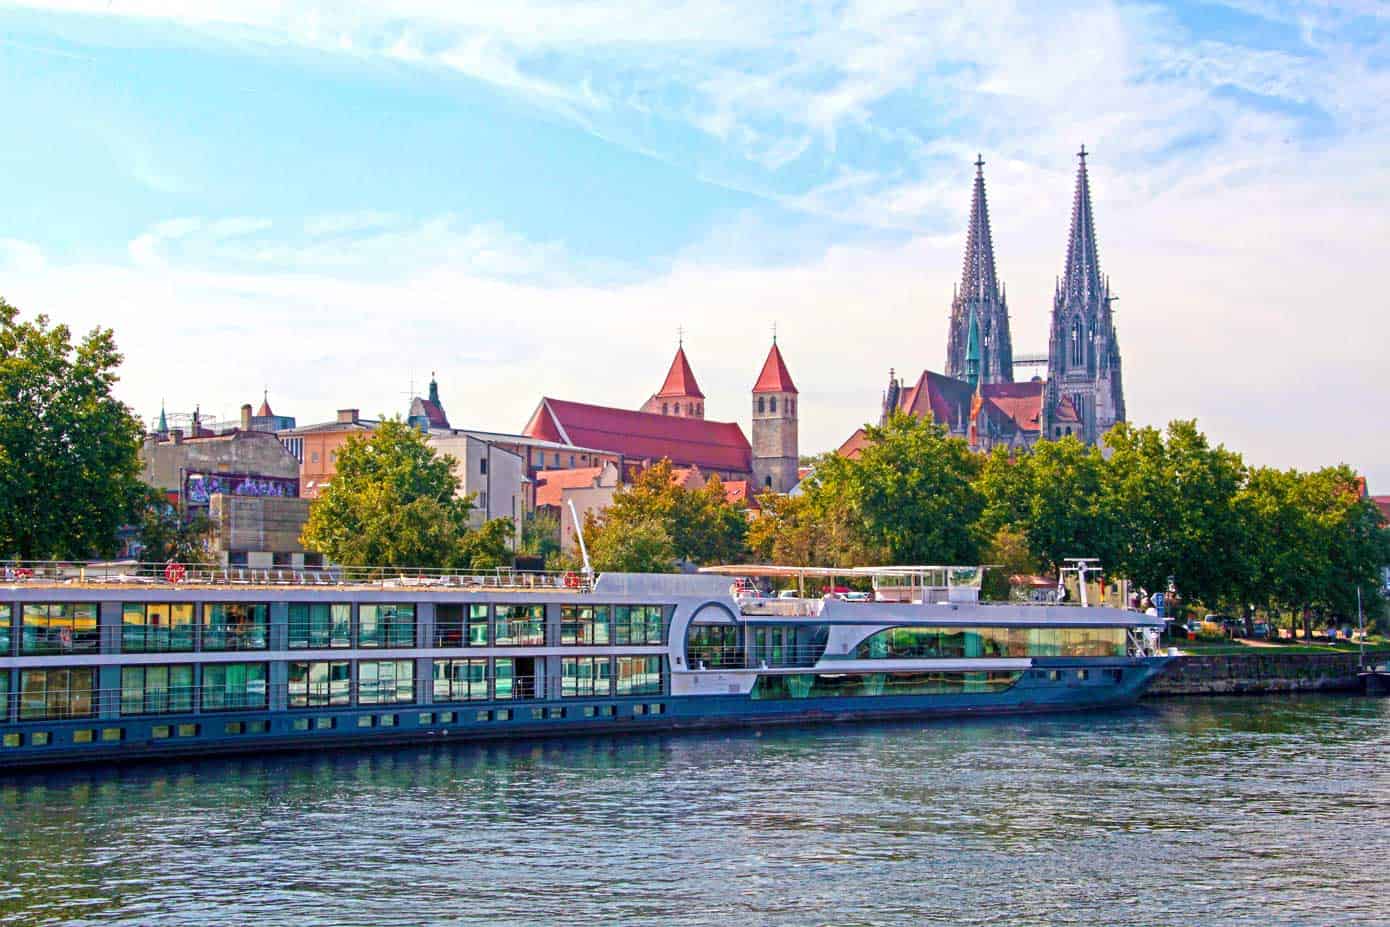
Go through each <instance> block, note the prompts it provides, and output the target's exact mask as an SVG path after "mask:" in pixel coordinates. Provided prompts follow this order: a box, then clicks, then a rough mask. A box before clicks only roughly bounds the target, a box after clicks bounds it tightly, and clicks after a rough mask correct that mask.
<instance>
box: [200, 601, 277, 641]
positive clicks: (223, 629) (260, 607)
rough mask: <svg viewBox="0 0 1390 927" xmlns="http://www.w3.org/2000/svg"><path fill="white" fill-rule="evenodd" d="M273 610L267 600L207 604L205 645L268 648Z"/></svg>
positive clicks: (204, 629)
mask: <svg viewBox="0 0 1390 927" xmlns="http://www.w3.org/2000/svg"><path fill="white" fill-rule="evenodd" d="M269 612H270V606H269V605H265V604H263V603H262V604H245V603H242V602H228V603H226V604H221V603H219V604H216V605H204V606H203V649H204V650H265V649H266V648H267V647H268V646H269V639H268V636H267V634H266V627H267V625H268V624H269V621H268V614H269Z"/></svg>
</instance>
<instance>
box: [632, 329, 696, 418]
mask: <svg viewBox="0 0 1390 927" xmlns="http://www.w3.org/2000/svg"><path fill="white" fill-rule="evenodd" d="M641 411H643V412H650V413H652V414H653V415H679V416H682V417H683V418H700V419H702V418H704V417H705V394H704V393H702V392H700V384H698V383H696V382H695V371H693V370H691V369H690V361H689V360H688V359H687V358H686V356H685V342H684V341H681V343H680V344H679V345H677V347H676V356H675V357H673V358H672V359H671V369H670V370H668V371H666V379H665V380H664V381H662V384H661V389H659V390H657V391H656V392H655V393H653V394H652V397H651V398H650V399H648V400H647V401H646V402H644V403H643V404H642V409H641Z"/></svg>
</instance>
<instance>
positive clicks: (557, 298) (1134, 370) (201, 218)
mask: <svg viewBox="0 0 1390 927" xmlns="http://www.w3.org/2000/svg"><path fill="white" fill-rule="evenodd" d="M380 6H381V5H380V4H366V3H352V2H342V3H334V4H323V5H318V4H313V3H304V4H278V3H273V2H269V0H243V2H240V3H235V4H231V3H228V4H220V3H199V4H168V3H163V2H155V0H109V2H108V0H52V2H45V0H35V2H30V3H19V4H8V3H5V2H3V0H0V102H3V104H4V112H5V113H6V115H7V117H8V118H7V128H8V129H9V131H8V132H7V133H6V134H7V141H6V144H5V145H3V146H0V202H3V203H4V208H3V209H0V294H3V295H5V297H6V298H7V299H9V300H10V301H11V302H14V303H16V304H17V305H19V306H20V307H21V308H22V309H24V310H26V311H33V312H37V311H45V312H48V313H50V314H52V315H53V316H55V317H58V318H60V319H64V320H69V321H71V322H72V323H73V324H74V325H75V326H77V327H81V328H85V327H88V326H90V325H92V324H103V325H110V326H113V327H114V328H116V330H117V334H118V337H119V340H120V343H121V345H122V347H123V348H124V350H125V352H126V355H127V364H126V368H125V371H124V376H123V381H122V386H121V390H122V395H123V396H124V398H126V399H127V401H129V402H130V403H131V404H132V405H133V406H135V407H136V408H137V410H138V411H140V412H141V413H142V414H144V415H150V414H153V412H155V411H157V409H158V405H159V402H160V401H161V399H163V400H165V401H167V403H168V404H169V406H170V407H171V408H178V409H183V408H185V407H187V408H191V407H192V406H193V404H195V403H199V404H201V405H202V407H203V408H204V409H205V410H208V411H209V412H211V413H213V414H215V415H227V416H231V415H234V414H235V409H236V407H237V406H238V405H239V404H240V403H241V402H243V401H249V400H251V399H254V398H258V396H259V393H260V390H261V389H262V387H264V386H268V387H269V388H270V391H271V398H272V400H273V403H274V404H275V405H276V406H277V411H282V412H285V413H289V414H294V415H297V416H299V417H300V419H301V420H302V421H313V420H320V419H324V418H327V417H330V416H331V414H332V412H333V410H334V409H336V408H338V407H343V406H359V407H361V408H363V409H364V410H367V411H370V412H380V411H388V412H389V411H395V410H397V409H399V408H401V407H402V405H403V396H402V394H404V393H406V392H408V390H409V387H410V384H411V382H412V381H414V382H416V383H417V384H419V383H421V382H423V381H424V380H425V379H427V378H428V376H429V373H430V371H431V370H437V371H438V375H439V378H440V381H441V389H442V392H443V395H444V399H445V402H446V405H447V406H448V408H449V410H450V414H451V417H452V418H453V419H454V420H455V422H456V423H460V424H470V425H477V426H481V427H488V428H493V429H498V430H509V429H516V428H518V427H520V426H521V424H522V423H523V422H524V420H525V418H526V417H527V415H528V413H529V412H530V410H531V408H532V407H533V406H534V404H535V403H536V401H537V400H538V398H539V397H540V396H541V395H547V394H548V395H558V396H564V397H567V398H575V399H582V400H590V401H596V402H609V403H615V404H621V405H625V406H636V405H638V404H640V403H641V401H642V400H643V399H644V398H645V397H646V395H647V394H649V393H650V392H651V391H652V390H653V389H655V388H656V386H657V385H659V383H660V380H661V376H662V374H663V373H664V370H665V365H666V363H667V361H668V360H669V356H670V353H671V351H672V349H673V348H674V341H675V332H676V329H677V328H678V327H683V328H684V329H685V330H686V332H687V333H688V334H687V347H688V350H689V353H690V356H691V359H692V363H693V364H694V366H695V370H696V373H697V376H699V377H700V379H701V383H702V385H703V386H704V389H705V392H706V393H707V394H708V395H709V397H710V399H709V404H708V409H709V413H710V415H711V416H712V417H720V418H725V419H734V420H739V421H743V422H745V425H746V420H747V404H748V400H747V390H748V388H749V386H750V385H751V383H752V380H753V378H754V376H755V375H756V373H757V368H758V365H759V363H760V361H761V358H762V355H763V354H764V353H765V351H766V346H767V341H768V336H769V332H770V329H771V326H772V325H773V323H774V322H775V323H776V324H777V325H778V330H779V333H780V336H781V337H780V341H781V343H782V345H783V348H784V351H785V352H786V354H787V357H788V362H789V364H790V365H791V367H792V372H793V374H794V376H795V377H796V379H797V381H798V384H799V385H800V386H801V388H802V390H803V401H802V406H801V408H802V411H803V424H802V433H803V441H804V444H805V448H804V449H805V450H808V451H814V450H821V449H825V448H828V447H832V446H834V445H836V444H838V443H839V441H840V440H842V439H843V437H844V436H846V435H847V434H848V433H849V432H851V431H852V430H853V429H854V427H856V426H857V425H858V424H859V423H861V422H862V421H864V420H865V419H867V418H871V417H874V416H875V415H876V414H877V404H878V399H879V393H880V391H881V389H882V386H883V383H884V381H885V380H886V378H887V371H888V368H889V367H895V368H897V369H898V370H900V371H909V372H911V374H912V375H914V376H915V374H916V373H917V372H919V371H920V370H921V369H923V368H924V367H930V368H934V369H939V368H940V367H941V366H942V362H943V357H944V351H945V335H946V326H945V319H946V313H947V309H948V305H949V300H950V291H951V285H952V282H953V280H954V278H955V277H956V276H957V274H958V272H959V266H960V255H961V249H962V247H963V242H964V227H963V225H964V217H965V212H966V208H967V206H968V201H969V183H970V176H971V174H972V172H973V167H972V165H971V162H972V161H973V160H974V155H975V153H976V152H977V151H978V152H982V153H983V154H984V157H985V159H986V162H987V163H986V168H985V170H986V177H987V180H988V184H989V195H990V207H991V213H992V219H993V225H994V231H995V246H996V252H997V254H998V258H999V273H1000V276H1001V278H1002V279H1003V280H1004V281H1005V283H1006V285H1007V286H1008V292H1009V296H1010V304H1011V307H1012V311H1013V318H1014V327H1015V343H1016V345H1017V349H1018V350H1020V351H1024V352H1033V351H1042V350H1045V348H1046V331H1047V329H1046V326H1047V313H1048V309H1049V301H1050V295H1051V286H1052V281H1053V278H1054V276H1055V275H1056V274H1057V273H1058V272H1059V271H1060V268H1061V263H1062V257H1063V253H1064V247H1065V234H1066V225H1067V221H1068V213H1069V209H1070V200H1071V193H1072V183H1073V173H1074V169H1075V158H1074V152H1075V151H1076V149H1077V147H1078V145H1080V144H1081V143H1083V142H1084V143H1085V144H1086V145H1087V147H1088V149H1089V150H1091V151H1092V152H1093V153H1094V157H1093V158H1092V160H1091V167H1092V180H1093V191H1094V194H1095V200H1096V203H1095V207H1096V214H1097V222H1098V232H1099V238H1100V242H1101V262H1102V266H1103V268H1104V269H1105V270H1106V271H1107V272H1108V273H1109V274H1110V275H1111V278H1112V281H1113V284H1114V288H1115V290H1116V292H1118V293H1119V294H1120V300H1121V301H1120V303H1119V304H1118V305H1119V316H1118V319H1119V326H1120V332H1119V333H1120V339H1121V345H1122V349H1123V350H1124V354H1125V364H1126V368H1125V376H1126V387H1127V391H1128V406H1129V410H1130V414H1131V416H1132V417H1134V418H1135V419H1136V420H1138V421H1141V422H1145V423H1159V424H1161V423H1163V422H1165V421H1167V420H1169V419H1171V418H1176V417H1196V418H1198V419H1199V420H1200V422H1201V423H1202V425H1203V426H1204V427H1205V428H1206V429H1207V430H1208V431H1209V432H1210V433H1211V434H1212V435H1213V436H1214V437H1215V438H1217V439H1219V440H1222V441H1224V442H1226V443H1227V444H1228V445H1230V446H1232V447H1235V448H1237V449H1240V450H1242V451H1244V452H1245V453H1246V454H1247V456H1249V457H1250V458H1251V459H1254V460H1256V461H1258V462H1261V463H1271V464H1278V465H1284V466H1295V465H1296V466H1315V465H1319V464H1322V463H1331V462H1337V461H1341V460H1345V461H1347V462H1349V463H1351V464H1353V465H1354V466H1357V467H1358V468H1361V469H1363V470H1364V471H1366V472H1368V473H1369V474H1370V475H1371V477H1372V485H1373V489H1374V488H1376V487H1381V488H1383V489H1384V491H1390V463H1387V457H1390V438H1387V437H1386V430H1385V429H1384V428H1383V427H1382V426H1381V424H1380V422H1381V420H1382V419H1383V415H1379V414H1378V412H1376V411H1375V410H1376V409H1378V408H1380V407H1383V406H1384V404H1385V400H1386V399H1387V398H1390V397H1387V392H1388V391H1387V389H1386V387H1385V385H1384V378H1383V374H1382V372H1381V370H1382V366H1381V365H1382V358H1381V355H1382V353H1383V346H1384V344H1385V342H1386V340H1387V339H1386V322H1385V319H1386V316H1387V313H1386V310H1387V309H1388V308H1390V306H1387V302H1390V300H1387V298H1386V297H1385V296H1384V293H1385V292H1386V290H1385V287H1384V285H1383V283H1382V282H1381V281H1380V279H1379V276H1380V275H1379V263H1380V258H1381V255H1382V253H1383V251H1384V242H1385V241H1386V240H1387V234H1386V233H1387V231H1390V230H1387V228H1386V225H1387V220H1386V218H1385V216H1386V206H1387V203H1386V199H1387V193H1386V191H1387V189H1390V185H1387V183H1386V181H1387V179H1390V178H1387V176H1386V174H1387V168H1386V167H1385V161H1386V159H1385V157H1384V152H1385V151H1386V150H1387V143H1388V142H1390V138H1388V137H1387V135H1390V132H1387V129H1390V118H1388V117H1390V105H1388V104H1387V103H1386V102H1385V101H1386V100H1390V41H1387V29H1386V25H1387V19H1390V5H1387V4H1386V3H1384V2H1378V0H1365V2H1361V3H1357V2H1349V3H1340V4H1338V3H1325V2H1314V0H1306V2H1294V3H1266V2H1262V0H1231V2H1225V3H1190V4H1178V5H1171V4H1161V3H1114V2H1081V3H1070V4H1051V3H1043V2H1029V3H978V4H970V5H969V9H960V8H959V6H960V5H958V4H942V5H933V4H926V3H914V2H896V0H856V2H829V3H805V4H794V3H775V4H771V3H770V4H756V3H747V2H741V3H733V2H718V0H715V2H694V0H691V2H683V3H681V2H650V3H646V2H638V3H613V2H609V0H593V2H590V3H585V4H582V5H560V4H551V3H538V2H516V3H509V4H487V5H484V4H456V3H435V2H429V0H403V2H398V3H395V4H392V5H391V9H390V10H389V11H388V12H382V11H381V10H380V9H379V7H380ZM491 7H497V8H496V9H491ZM1377 400H1378V401H1377ZM1368 417H1369V419H1370V420H1369V421H1368Z"/></svg>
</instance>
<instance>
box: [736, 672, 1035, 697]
mask: <svg viewBox="0 0 1390 927" xmlns="http://www.w3.org/2000/svg"><path fill="white" fill-rule="evenodd" d="M1021 675H1023V674H1022V673H1018V672H997V671H996V672H964V673H921V672H913V673H836V674H834V675H816V674H814V673H797V674H793V675H788V676H780V675H779V676H772V675H769V676H759V677H758V679H757V681H756V682H755V683H754V684H753V691H752V693H751V695H750V698H753V699H758V700H761V699H766V700H779V699H802V698H846V697H860V696H870V697H872V696H881V695H961V694H972V693H987V692H1002V691H1004V690H1005V689H1007V688H1009V687H1010V686H1012V685H1013V684H1014V683H1015V682H1016V681H1017V680H1018V678H1019V677H1020V676H1021Z"/></svg>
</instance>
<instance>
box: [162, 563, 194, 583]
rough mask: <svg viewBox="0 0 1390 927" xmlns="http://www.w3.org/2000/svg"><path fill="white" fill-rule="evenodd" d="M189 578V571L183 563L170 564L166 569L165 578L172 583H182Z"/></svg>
mask: <svg viewBox="0 0 1390 927" xmlns="http://www.w3.org/2000/svg"><path fill="white" fill-rule="evenodd" d="M187 576H188V570H187V569H186V568H185V567H184V565H183V564H182V563H170V564H169V565H168V566H166V567H165V568H164V578H165V579H167V580H168V581H169V582H171V583H181V582H183V581H184V578H185V577H187Z"/></svg>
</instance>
